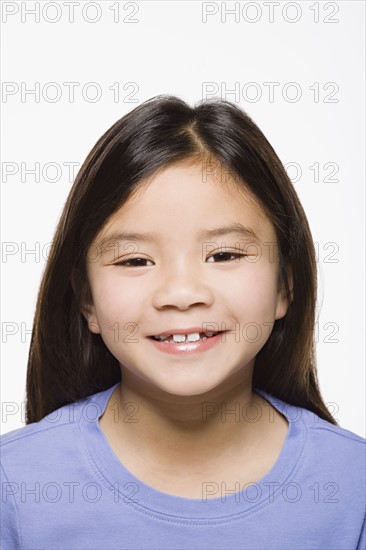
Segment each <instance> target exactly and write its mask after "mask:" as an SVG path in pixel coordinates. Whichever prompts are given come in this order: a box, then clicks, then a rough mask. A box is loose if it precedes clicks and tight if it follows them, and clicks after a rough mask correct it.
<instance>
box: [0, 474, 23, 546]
mask: <svg viewBox="0 0 366 550" xmlns="http://www.w3.org/2000/svg"><path fill="white" fill-rule="evenodd" d="M15 490H16V484H14V483H11V482H9V480H8V478H7V476H6V474H5V470H4V468H3V466H2V465H1V464H0V507H1V509H0V548H1V550H18V549H19V548H20V531H19V518H18V510H17V507H16V504H15V498H14V494H13V493H14V491H15Z"/></svg>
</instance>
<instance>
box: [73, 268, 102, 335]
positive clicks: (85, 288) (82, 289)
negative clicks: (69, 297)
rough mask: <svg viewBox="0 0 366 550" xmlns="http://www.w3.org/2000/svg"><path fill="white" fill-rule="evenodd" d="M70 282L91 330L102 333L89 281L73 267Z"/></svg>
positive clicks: (94, 332)
mask: <svg viewBox="0 0 366 550" xmlns="http://www.w3.org/2000/svg"><path fill="white" fill-rule="evenodd" d="M70 283H71V286H72V290H73V292H74V295H75V298H76V302H77V304H78V306H79V308H80V311H81V313H82V315H83V316H84V318H85V320H86V322H87V323H88V327H89V330H90V332H92V333H93V334H100V328H99V325H98V322H97V316H96V313H95V308H94V305H93V300H92V296H91V292H90V288H89V282H88V281H81V276H80V273H79V272H78V271H77V270H76V269H75V268H73V269H72V272H71V275H70Z"/></svg>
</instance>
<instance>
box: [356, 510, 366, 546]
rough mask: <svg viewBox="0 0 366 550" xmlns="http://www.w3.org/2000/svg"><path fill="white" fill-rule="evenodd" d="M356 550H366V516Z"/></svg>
mask: <svg viewBox="0 0 366 550" xmlns="http://www.w3.org/2000/svg"><path fill="white" fill-rule="evenodd" d="M356 550H366V516H365V518H364V520H363V524H362V529H361V535H360V538H359V541H358V544H357V548H356Z"/></svg>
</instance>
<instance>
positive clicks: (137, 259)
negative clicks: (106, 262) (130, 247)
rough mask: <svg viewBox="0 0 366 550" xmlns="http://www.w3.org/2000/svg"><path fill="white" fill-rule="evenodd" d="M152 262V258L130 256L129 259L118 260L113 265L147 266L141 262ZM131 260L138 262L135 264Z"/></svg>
mask: <svg viewBox="0 0 366 550" xmlns="http://www.w3.org/2000/svg"><path fill="white" fill-rule="evenodd" d="M141 261H142V262H150V260H147V259H146V258H130V259H129V260H123V261H121V262H117V263H116V264H113V265H122V266H126V267H145V266H144V265H143V264H141V263H139V262H141ZM131 262H137V263H135V264H131Z"/></svg>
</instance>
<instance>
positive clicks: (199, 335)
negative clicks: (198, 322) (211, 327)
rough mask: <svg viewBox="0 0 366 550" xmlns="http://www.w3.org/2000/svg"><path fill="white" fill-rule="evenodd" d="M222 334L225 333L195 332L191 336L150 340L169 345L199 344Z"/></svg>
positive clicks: (154, 337) (176, 335)
mask: <svg viewBox="0 0 366 550" xmlns="http://www.w3.org/2000/svg"><path fill="white" fill-rule="evenodd" d="M221 332H224V331H217V332H211V331H207V332H193V333H191V334H171V335H169V336H149V337H148V338H151V339H152V340H156V341H158V342H165V343H167V344H182V343H184V342H198V340H201V341H202V342H205V341H206V340H207V339H208V338H212V337H213V336H216V335H217V334H220V333H221Z"/></svg>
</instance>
